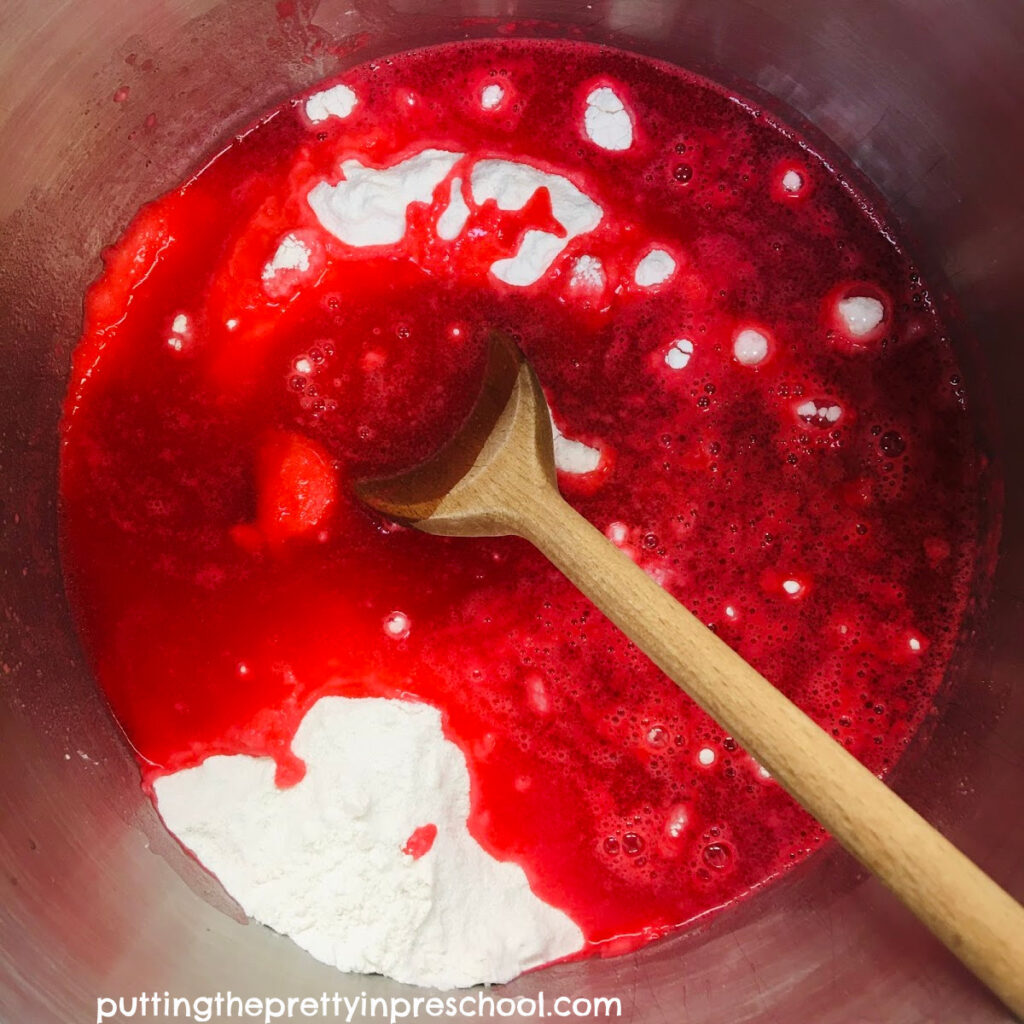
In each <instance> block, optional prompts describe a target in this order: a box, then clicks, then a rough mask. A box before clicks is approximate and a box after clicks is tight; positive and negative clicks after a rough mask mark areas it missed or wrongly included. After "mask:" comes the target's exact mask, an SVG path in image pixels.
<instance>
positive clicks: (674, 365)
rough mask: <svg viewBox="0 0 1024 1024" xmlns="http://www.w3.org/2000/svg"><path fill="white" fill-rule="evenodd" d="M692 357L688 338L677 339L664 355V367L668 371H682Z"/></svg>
mask: <svg viewBox="0 0 1024 1024" xmlns="http://www.w3.org/2000/svg"><path fill="white" fill-rule="evenodd" d="M692 355H693V342H692V341H690V339H689V338H677V339H676V340H675V341H673V342H672V345H671V346H670V348H669V350H668V351H667V352H666V353H665V365H666V366H667V367H668V368H669V369H670V370H682V369H684V368H685V367H686V366H687V365H689V362H690V357H691V356H692Z"/></svg>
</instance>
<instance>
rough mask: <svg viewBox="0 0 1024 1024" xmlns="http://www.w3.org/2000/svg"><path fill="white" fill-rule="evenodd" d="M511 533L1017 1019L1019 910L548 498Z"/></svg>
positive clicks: (1023, 952)
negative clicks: (538, 554) (746, 754)
mask: <svg viewBox="0 0 1024 1024" xmlns="http://www.w3.org/2000/svg"><path fill="white" fill-rule="evenodd" d="M523 497H524V499H525V498H526V496H525V495H524V496H523ZM514 528H515V532H516V533H518V534H519V535H520V536H522V537H524V538H525V539H526V540H528V541H530V542H531V543H532V544H534V545H535V546H536V547H537V548H539V549H540V551H542V552H543V553H544V554H545V555H546V556H547V557H548V558H549V559H550V560H551V561H552V562H553V563H554V564H555V565H556V566H558V568H559V569H561V570H562V572H563V573H564V574H565V575H566V576H567V577H568V578H569V579H570V580H572V582H573V583H574V584H576V586H577V587H578V588H579V589H580V590H581V591H582V592H583V593H584V594H586V596H587V597H589V598H590V600H591V601H593V602H594V604H595V605H597V607H598V608H600V609H601V611H602V612H604V614H605V615H607V616H608V618H609V619H611V621H612V622H614V623H615V624H616V625H617V626H618V627H619V628H620V629H621V630H622V631H623V633H625V634H626V636H628V637H629V638H630V639H631V640H632V641H633V642H634V643H635V644H636V645H637V646H638V647H639V648H640V649H641V650H642V651H643V652H644V653H645V654H647V656H648V657H649V658H650V659H651V660H652V661H653V662H654V663H655V664H656V665H657V666H658V667H659V668H660V669H661V670H662V671H663V672H664V673H665V674H666V675H667V676H668V677H669V678H670V679H672V680H673V681H674V682H675V683H676V684H677V685H678V686H679V687H680V689H682V690H683V691H684V692H685V693H687V694H689V696H690V697H692V698H693V700H694V701H696V702H697V704H699V705H700V706H701V707H702V708H703V709H704V710H705V711H706V712H707V713H708V714H709V715H711V717H712V718H714V719H715V721H717V722H718V724H719V725H720V726H721V727H722V728H723V729H725V730H726V731H727V732H728V733H729V734H730V735H732V736H733V737H734V738H735V739H736V740H737V742H738V743H740V744H741V745H742V746H743V747H744V748H745V749H746V750H747V751H748V752H749V753H750V754H751V755H752V756H753V757H754V758H756V760H757V761H758V762H759V763H760V764H762V765H763V766H764V767H765V768H766V769H767V770H768V771H769V772H771V774H772V776H773V777H774V778H775V779H776V780H777V781H778V783H779V784H780V785H781V786H782V787H783V788H784V789H785V790H786V791H787V792H788V793H789V794H790V795H791V796H792V797H793V798H794V799H796V800H797V801H798V802H799V803H801V804H802V805H803V806H804V807H805V808H806V809H807V810H808V811H809V812H810V813H811V814H813V815H814V817H815V818H816V819H817V820H818V821H819V822H821V824H822V825H824V826H825V828H826V829H828V831H829V832H830V833H831V834H832V835H833V836H834V837H835V838H836V839H837V840H838V841H839V842H840V843H841V844H842V845H843V846H844V847H845V848H846V849H847V850H848V851H849V852H850V853H852V854H853V855H854V856H855V857H856V858H857V859H858V860H859V861H860V862H861V863H862V864H864V866H865V867H867V868H868V869H869V870H870V871H871V872H872V873H873V874H875V875H877V876H878V877H879V878H880V879H881V880H882V881H883V882H884V883H885V884H886V885H887V886H888V887H889V888H890V889H891V890H892V891H893V892H894V893H895V894H896V895H897V896H898V897H899V898H900V899H901V900H902V901H903V902H904V903H905V904H906V905H907V906H908V907H909V908H910V910H912V911H913V912H914V913H915V914H916V915H917V916H918V917H919V918H920V919H921V921H923V922H924V924H925V925H927V926H928V928H929V929H931V931H932V932H933V934H935V935H936V936H937V937H938V938H939V939H940V940H941V941H942V942H944V943H945V944H946V946H948V947H949V949H950V950H951V951H952V952H953V953H954V954H955V955H956V956H957V957H959V958H960V960H962V961H963V963H964V964H966V965H967V967H969V968H970V969H971V970H972V971H973V972H974V973H975V974H976V975H977V976H978V977H979V978H980V979H981V980H982V981H983V982H984V983H985V984H986V985H988V987H989V988H990V989H991V990H992V991H993V992H994V993H996V995H998V996H999V998H1000V999H1002V1001H1003V1002H1004V1003H1005V1004H1006V1005H1007V1006H1008V1007H1010V1009H1011V1010H1013V1012H1014V1013H1015V1014H1016V1015H1017V1016H1018V1017H1021V1018H1024V908H1022V907H1021V906H1020V904H1018V903H1017V902H1016V901H1014V900H1013V899H1012V898H1011V897H1010V895H1009V894H1008V893H1006V892H1005V891H1004V890H1002V889H1001V888H1000V887H999V886H998V885H996V883H995V882H993V881H992V879H990V878H989V877H988V876H987V875H986V874H985V873H984V872H982V871H981V870H980V868H978V867H977V866H976V865H975V864H974V863H973V862H971V861H970V860H968V859H967V857H965V856H964V855H963V854H962V853H960V851H959V850H957V849H956V847H955V846H953V845H952V843H950V842H949V841H948V840H946V839H945V838H944V837H943V836H942V835H940V834H939V832H937V831H936V830H935V829H934V828H932V826H931V825H929V824H928V822H926V821H925V820H924V818H922V817H921V816H920V815H919V814H918V813H917V812H916V811H914V810H912V809H911V808H910V807H909V806H908V805H907V804H905V803H904V802H903V801H902V800H901V799H900V798H899V797H898V796H897V795H896V794H895V793H894V792H893V791H892V790H891V789H889V788H888V787H887V786H885V785H884V784H883V783H882V782H881V781H880V780H879V779H878V778H876V777H875V776H874V775H872V773H871V772H870V771H868V770H867V769H866V768H865V767H864V766H863V765H862V764H861V763H860V762H859V761H857V759H856V758H854V757H853V756H852V755H851V754H850V753H848V752H847V751H846V750H845V749H844V748H843V747H842V746H841V745H840V744H838V743H836V742H835V741H834V740H833V739H832V738H831V737H830V736H829V735H828V734H827V733H826V732H825V731H824V730H823V729H821V728H820V727H819V726H818V725H816V724H815V723H814V722H813V721H812V720H811V719H810V718H809V717H808V716H807V715H805V714H804V713H803V712H802V711H801V710H800V709H799V708H798V707H797V706H796V705H795V704H793V703H792V702H791V701H790V700H788V699H787V698H786V697H784V696H783V695H782V694H781V693H780V692H779V691H778V690H777V689H776V688H775V687H774V686H772V684H771V683H769V682H768V681H767V680H766V679H765V678H764V677H763V676H762V675H761V674H760V673H758V672H757V671H756V670H755V669H753V668H751V666H750V665H748V664H747V663H746V662H745V661H744V660H743V659H742V658H741V657H740V656H739V655H738V654H736V653H735V652H734V651H733V650H732V649H731V648H730V647H728V646H727V645H726V644H725V643H723V641H721V640H720V639H719V638H718V637H717V636H716V635H715V634H714V633H712V632H711V630H709V629H708V628H707V627H706V626H704V624H703V623H701V622H700V621H699V620H698V619H697V618H695V617H694V616H693V615H692V614H691V613H690V612H688V611H687V610H686V609H685V608H684V607H683V606H682V605H681V604H679V602H678V601H676V600H675V599H674V598H672V597H671V596H670V595H669V594H668V593H667V592H666V591H665V590H663V589H662V588H661V587H660V586H658V584H657V583H655V581H654V580H653V579H651V578H650V577H649V576H648V575H647V574H646V573H645V572H644V571H643V570H642V569H640V568H639V567H638V566H637V565H636V564H635V563H634V562H633V561H631V560H630V559H629V557H628V556H626V555H625V554H624V553H623V552H621V551H619V550H618V549H617V548H616V547H615V546H614V545H613V544H611V542H610V541H608V540H607V539H606V538H605V537H604V535H603V534H601V533H600V532H599V531H598V530H596V529H595V528H594V527H593V526H591V525H590V523H588V522H587V521H586V520H585V519H584V518H583V517H582V516H581V515H579V514H578V513H577V512H576V511H575V510H574V509H573V508H572V507H571V506H570V505H568V504H567V503H566V502H565V501H564V500H563V499H562V497H561V496H560V495H559V494H558V492H557V490H555V489H554V488H551V487H545V488H543V490H542V491H541V492H540V493H537V492H534V495H531V496H530V498H529V499H528V500H527V501H525V502H524V506H523V507H522V508H521V509H520V510H519V511H518V513H517V514H516V516H515V523H514Z"/></svg>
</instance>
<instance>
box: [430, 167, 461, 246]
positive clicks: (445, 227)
mask: <svg viewBox="0 0 1024 1024" xmlns="http://www.w3.org/2000/svg"><path fill="white" fill-rule="evenodd" d="M467 220H469V207H468V206H467V205H466V200H465V199H464V198H463V195H462V179H461V178H453V179H452V184H451V191H450V192H449V194H448V205H447V206H446V207H445V208H444V210H443V211H442V213H441V216H440V217H438V218H437V233H438V236H439V237H441V238H443V239H445V241H451V239H453V238H458V237H459V235H461V234H462V229H463V228H464V227H465V226H466V221H467Z"/></svg>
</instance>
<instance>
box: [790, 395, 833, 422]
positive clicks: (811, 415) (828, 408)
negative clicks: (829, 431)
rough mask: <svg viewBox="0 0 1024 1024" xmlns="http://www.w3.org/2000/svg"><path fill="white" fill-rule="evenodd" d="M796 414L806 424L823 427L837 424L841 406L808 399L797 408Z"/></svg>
mask: <svg viewBox="0 0 1024 1024" xmlns="http://www.w3.org/2000/svg"><path fill="white" fill-rule="evenodd" d="M796 414H797V416H799V417H800V418H801V419H803V420H806V421H807V422H808V423H813V424H815V425H816V426H819V427H823V426H826V425H828V424H832V423H836V422H838V420H839V417H840V416H842V414H843V410H842V407H841V406H838V405H835V404H831V403H825V402H820V403H819V402H816V401H815V400H814V399H813V398H810V399H808V400H807V401H806V402H802V403H801V404H800V405H798V406H797V408H796Z"/></svg>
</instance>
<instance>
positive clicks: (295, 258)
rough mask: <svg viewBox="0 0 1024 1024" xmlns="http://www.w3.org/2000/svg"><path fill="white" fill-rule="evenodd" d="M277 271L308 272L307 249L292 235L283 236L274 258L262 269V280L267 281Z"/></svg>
mask: <svg viewBox="0 0 1024 1024" xmlns="http://www.w3.org/2000/svg"><path fill="white" fill-rule="evenodd" d="M279 270H303V271H305V270H309V248H308V246H307V245H306V244H305V242H303V241H302V240H301V239H298V238H296V237H295V236H294V235H285V237H284V238H283V239H282V240H281V244H280V245H279V246H278V247H277V252H275V253H274V258H273V259H272V260H271V261H270V262H269V263H268V264H267V265H266V266H265V267H264V268H263V280H264V281H269V280H270V279H271V278H272V277H275V276H276V275H277V272H278V271H279Z"/></svg>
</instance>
